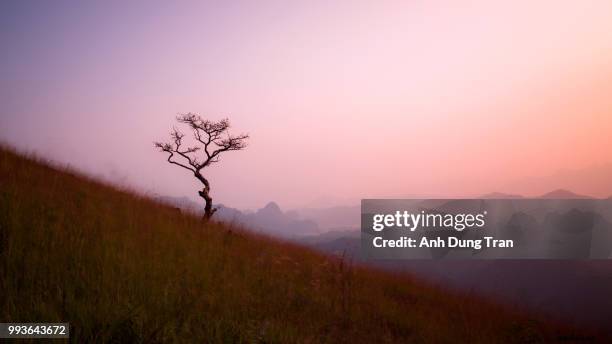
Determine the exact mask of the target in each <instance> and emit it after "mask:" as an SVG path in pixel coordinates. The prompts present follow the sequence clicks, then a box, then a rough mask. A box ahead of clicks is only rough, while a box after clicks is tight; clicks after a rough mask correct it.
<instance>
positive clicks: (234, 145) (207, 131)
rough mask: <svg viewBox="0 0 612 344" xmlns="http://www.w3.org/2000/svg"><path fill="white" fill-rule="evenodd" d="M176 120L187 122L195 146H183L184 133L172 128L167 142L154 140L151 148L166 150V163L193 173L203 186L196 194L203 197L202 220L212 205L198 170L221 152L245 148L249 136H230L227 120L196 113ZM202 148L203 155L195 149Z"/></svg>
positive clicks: (217, 157) (213, 160)
mask: <svg viewBox="0 0 612 344" xmlns="http://www.w3.org/2000/svg"><path fill="white" fill-rule="evenodd" d="M176 120H177V121H178V122H179V123H182V124H187V125H188V126H189V128H190V129H191V130H192V131H193V137H194V139H195V141H196V146H191V147H184V146H183V145H184V142H183V138H184V137H185V135H184V134H183V133H181V132H180V131H178V130H177V129H176V128H173V129H172V131H171V132H170V137H171V139H172V141H171V142H169V143H163V142H155V147H157V148H159V149H160V151H161V152H166V153H168V162H169V163H171V164H174V165H177V166H180V167H182V168H184V169H187V170H189V171H191V172H192V173H193V175H194V176H195V177H196V178H197V179H198V180H199V181H200V182H201V183H202V184H203V185H204V188H203V189H202V191H199V192H198V194H199V195H200V197H202V198H204V201H205V202H206V205H205V207H204V219H206V220H208V219H210V218H211V217H212V216H213V214H214V213H215V211H217V209H216V208H213V206H212V198H211V197H210V183H209V182H208V179H206V178H204V176H203V175H202V169H204V168H205V167H207V166H210V165H211V164H213V163H216V162H219V158H220V155H221V153H224V152H229V151H237V150H242V149H244V148H246V146H247V139H248V138H249V135H247V134H240V135H237V136H233V135H230V134H229V131H228V129H229V127H230V123H229V120H228V119H222V120H220V121H218V122H214V121H209V120H205V119H202V117H200V116H199V115H197V114H194V113H187V114H181V115H178V116H177V117H176ZM201 150H203V151H204V154H201V153H200V154H199V155H200V156H199V157H198V154H197V153H198V152H199V151H201Z"/></svg>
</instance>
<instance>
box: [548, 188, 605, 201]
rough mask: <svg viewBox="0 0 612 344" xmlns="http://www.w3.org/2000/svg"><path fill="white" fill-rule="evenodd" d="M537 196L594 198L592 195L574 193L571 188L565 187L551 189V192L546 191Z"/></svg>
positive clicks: (549, 197)
mask: <svg viewBox="0 0 612 344" xmlns="http://www.w3.org/2000/svg"><path fill="white" fill-rule="evenodd" d="M537 198H543V199H588V198H593V197H590V196H584V195H579V194H576V193H573V192H571V191H569V190H565V189H557V190H555V191H551V192H549V193H546V194H544V195H542V196H540V197H537Z"/></svg>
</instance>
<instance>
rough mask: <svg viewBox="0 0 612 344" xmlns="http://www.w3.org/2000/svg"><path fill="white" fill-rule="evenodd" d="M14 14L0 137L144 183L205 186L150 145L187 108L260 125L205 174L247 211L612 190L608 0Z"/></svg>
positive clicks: (239, 128) (69, 9) (32, 8)
mask: <svg viewBox="0 0 612 344" xmlns="http://www.w3.org/2000/svg"><path fill="white" fill-rule="evenodd" d="M0 19H1V20H0V22H1V23H2V24H1V25H2V30H1V32H2V33H1V36H0V44H1V45H0V46H1V47H2V51H3V54H2V56H0V60H2V63H1V64H0V75H2V79H0V104H1V105H0V121H1V122H0V123H1V125H0V139H1V140H3V141H5V142H8V143H10V144H12V145H14V146H16V147H18V148H20V149H25V150H34V151H36V152H38V153H39V154H41V155H45V156H48V157H49V158H51V159H54V160H58V161H61V162H64V163H69V164H70V165H73V166H76V167H78V168H81V169H84V170H86V171H88V172H90V173H96V174H98V175H104V176H106V177H107V178H110V179H112V180H114V181H120V182H122V183H126V184H129V185H132V186H134V187H137V188H138V189H140V190H143V191H147V192H153V193H158V194H163V195H173V196H183V195H184V196H188V197H190V198H194V199H196V198H197V194H196V190H195V188H196V187H198V184H197V181H196V180H195V179H194V178H193V177H192V176H190V175H189V174H188V173H187V172H186V171H184V170H181V169H178V168H176V167H175V166H171V165H169V164H168V163H167V162H165V156H164V155H162V154H161V153H158V152H156V151H155V150H154V149H153V145H152V142H153V141H156V140H161V139H166V138H167V136H168V131H169V130H170V128H171V127H172V125H174V116H175V114H176V113H178V112H189V111H191V112H198V113H201V114H202V115H205V116H207V117H209V118H211V119H220V118H222V117H229V118H230V120H231V121H232V123H233V125H234V130H235V131H236V132H248V133H250V134H251V141H250V146H249V147H248V149H247V150H246V151H243V152H231V153H230V154H227V155H226V156H225V157H223V160H222V162H221V163H219V164H217V165H216V166H215V167H214V168H212V169H211V170H210V171H209V174H208V176H209V178H210V180H211V183H212V188H213V190H212V192H213V198H214V200H215V202H222V203H225V204H228V205H231V206H235V207H243V208H244V207H251V208H252V207H260V206H262V205H264V204H265V203H266V202H267V201H270V200H275V201H277V202H279V204H280V205H281V206H283V207H284V208H288V207H298V206H305V205H323V203H324V202H323V201H324V200H327V203H329V202H332V203H356V202H357V201H358V200H359V199H360V198H371V197H408V196H474V195H478V194H482V193H488V192H492V191H501V192H514V193H522V194H527V195H534V194H538V193H543V192H546V191H550V190H549V189H550V188H562V187H563V188H570V189H572V190H574V191H575V192H579V193H587V194H591V195H595V196H609V195H611V194H612V175H611V176H610V177H607V175H608V174H607V172H606V171H610V172H612V149H611V146H612V145H611V144H610V142H612V139H610V136H611V135H610V133H612V97H610V95H611V94H612V65H610V63H609V61H611V60H612V2H610V1H588V2H579V1H565V2H564V1H538V2H537V4H534V3H533V2H531V1H518V2H501V1H500V2H497V1H470V2H463V1H462V2H457V1H433V2H432V1H413V2H407V1H402V2H380V3H375V2H362V3H358V2H354V1H350V2H348V1H347V2H334V4H328V2H316V3H315V2H310V1H309V2H303V3H301V4H298V3H297V2H291V4H290V2H281V1H279V2H265V3H264V2H246V3H228V2H219V3H209V4H203V3H201V2H194V3H188V2H185V3H182V4H181V5H176V4H170V3H168V2H160V3H159V4H157V5H155V4H153V3H152V2H143V3H142V4H141V5H135V4H132V5H124V4H121V3H120V2H117V3H114V4H111V3H109V2H100V3H99V4H83V3H78V2H75V3H71V4H69V3H55V2H53V3H51V2H49V3H40V2H39V3H32V4H29V3H27V2H18V3H14V4H6V3H3V4H2V5H0ZM567 170H569V171H570V172H569V173H566V172H567ZM560 171H561V172H560ZM563 171H566V172H563ZM563 173H565V174H563ZM560 174H561V175H565V176H566V177H563V178H561V177H559V175H560ZM546 176H551V177H550V178H548V179H546V178H544V179H537V178H540V177H546ZM555 176H556V177H555ZM567 176H573V177H567ZM530 178H531V179H530ZM534 178H536V179H534ZM555 178H556V179H555ZM559 178H560V179H559ZM533 180H546V181H544V182H543V181H540V182H533Z"/></svg>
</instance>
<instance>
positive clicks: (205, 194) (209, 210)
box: [196, 174, 217, 220]
mask: <svg viewBox="0 0 612 344" xmlns="http://www.w3.org/2000/svg"><path fill="white" fill-rule="evenodd" d="M196 177H197V178H198V179H199V180H200V181H201V182H202V184H204V188H203V189H202V191H198V194H199V195H200V197H202V198H204V202H206V204H205V205H204V220H209V219H210V218H211V217H212V216H213V214H214V213H215V212H216V211H217V208H213V206H212V197H210V184H209V183H208V180H206V178H204V177H202V175H197V174H196Z"/></svg>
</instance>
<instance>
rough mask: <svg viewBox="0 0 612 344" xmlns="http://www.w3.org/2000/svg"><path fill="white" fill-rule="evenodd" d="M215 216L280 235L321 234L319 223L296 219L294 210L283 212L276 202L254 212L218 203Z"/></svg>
mask: <svg viewBox="0 0 612 344" xmlns="http://www.w3.org/2000/svg"><path fill="white" fill-rule="evenodd" d="M217 209H218V210H217V212H216V213H215V218H217V219H219V220H222V221H225V222H230V223H237V224H240V225H243V226H246V227H248V228H250V229H252V230H254V231H258V232H262V233H265V234H270V235H274V236H280V237H284V238H297V237H302V236H306V235H316V234H319V232H320V231H319V226H318V225H317V223H315V222H314V221H311V220H307V219H296V217H295V214H294V213H292V212H286V213H285V212H283V211H282V210H281V208H280V207H279V206H278V204H276V203H275V202H270V203H268V204H266V206H265V207H263V208H261V209H259V210H257V211H255V212H254V213H247V212H242V211H240V210H238V209H235V208H230V207H226V206H224V205H222V204H221V205H217Z"/></svg>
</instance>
